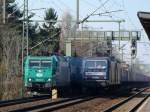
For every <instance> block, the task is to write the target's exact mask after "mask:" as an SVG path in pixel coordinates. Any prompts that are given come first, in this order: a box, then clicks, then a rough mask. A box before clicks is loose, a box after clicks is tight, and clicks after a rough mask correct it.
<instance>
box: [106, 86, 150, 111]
mask: <svg viewBox="0 0 150 112" xmlns="http://www.w3.org/2000/svg"><path fill="white" fill-rule="evenodd" d="M149 95H150V88H146V89H143V90H141V91H139V92H138V93H136V94H134V95H132V96H130V97H129V98H127V99H125V100H123V101H121V102H119V103H118V104H116V105H113V106H112V107H110V108H108V109H106V110H105V111H104V112H135V111H137V109H138V108H139V107H140V106H141V104H142V103H143V102H144V101H145V100H146V99H147V98H148V97H149Z"/></svg>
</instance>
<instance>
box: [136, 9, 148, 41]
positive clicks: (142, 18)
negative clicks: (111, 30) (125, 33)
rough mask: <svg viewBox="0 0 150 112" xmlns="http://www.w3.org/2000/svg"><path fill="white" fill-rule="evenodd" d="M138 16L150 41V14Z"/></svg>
mask: <svg viewBox="0 0 150 112" xmlns="http://www.w3.org/2000/svg"><path fill="white" fill-rule="evenodd" d="M137 15H138V18H139V19H140V22H141V24H142V26H143V27H144V30H145V31H146V33H147V35H148V38H149V40H150V12H138V13H137Z"/></svg>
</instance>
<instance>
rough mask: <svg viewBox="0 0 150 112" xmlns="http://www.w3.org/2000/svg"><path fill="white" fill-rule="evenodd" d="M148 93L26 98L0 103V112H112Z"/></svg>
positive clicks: (134, 91) (146, 91)
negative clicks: (56, 98) (123, 103)
mask: <svg viewBox="0 0 150 112" xmlns="http://www.w3.org/2000/svg"><path fill="white" fill-rule="evenodd" d="M148 92H150V89H145V90H142V91H140V92H139V91H138V92H137V91H136V90H133V91H132V92H131V93H127V92H126V93H123V94H119V93H120V92H116V93H118V94H115V93H113V94H112V93H110V94H101V95H100V94H99V95H88V96H85V95H83V96H78V97H73V98H63V99H58V100H51V99H50V97H49V96H45V97H44V96H42V97H43V98H42V97H37V99H36V98H31V99H32V100H31V99H30V98H26V100H25V99H22V100H21V99H19V100H16V101H14V102H13V100H12V101H9V102H8V101H4V102H1V103H0V112H8V111H11V112H29V111H32V112H49V111H55V112H82V111H84V112H93V111H94V112H103V111H105V112H112V111H113V110H111V108H113V109H114V107H115V106H116V105H119V104H120V103H121V102H125V101H126V100H127V99H132V97H136V99H135V101H134V102H131V104H132V103H133V104H135V102H136V103H137V102H138V101H139V102H140V101H141V100H143V97H144V98H145V96H147V94H148ZM137 95H138V97H137ZM129 96H130V97H129ZM46 97H47V98H46ZM27 99H28V100H27ZM29 99H30V100H29ZM137 100H138V101H137ZM131 104H130V105H131ZM132 106H133V105H132ZM108 107H111V108H109V110H108V109H107V110H106V108H108ZM118 107H119V106H118ZM117 112H118V111H117ZM121 112H122V111H121ZM123 112H124V111H123ZM125 112H126V111H125Z"/></svg>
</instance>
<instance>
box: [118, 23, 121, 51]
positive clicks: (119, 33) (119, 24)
mask: <svg viewBox="0 0 150 112" xmlns="http://www.w3.org/2000/svg"><path fill="white" fill-rule="evenodd" d="M120 23H121V22H118V24H119V52H120V41H121V36H120Z"/></svg>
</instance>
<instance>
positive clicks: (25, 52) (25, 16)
mask: <svg viewBox="0 0 150 112" xmlns="http://www.w3.org/2000/svg"><path fill="white" fill-rule="evenodd" d="M28 23H29V19H28V0H24V11H23V34H22V93H21V94H22V97H23V96H24V83H23V81H24V76H23V74H24V70H23V62H24V57H25V56H28V55H29V48H28V46H29V45H28V43H29V28H28V27H29V24H28Z"/></svg>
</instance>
